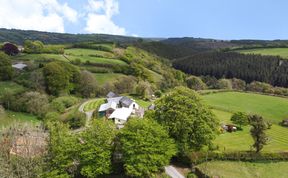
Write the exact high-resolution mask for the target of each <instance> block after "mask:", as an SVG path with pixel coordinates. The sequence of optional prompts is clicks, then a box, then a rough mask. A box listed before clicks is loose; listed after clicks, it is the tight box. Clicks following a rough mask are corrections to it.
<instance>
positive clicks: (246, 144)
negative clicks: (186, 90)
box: [213, 110, 288, 152]
mask: <svg viewBox="0 0 288 178" xmlns="http://www.w3.org/2000/svg"><path fill="white" fill-rule="evenodd" d="M213 112H214V114H215V115H216V117H217V118H218V119H219V121H220V123H222V124H231V123H232V122H231V121H230V118H231V116H232V113H229V112H225V111H220V110H213ZM287 133H288V128H286V127H282V126H280V125H277V124H273V125H272V128H271V129H269V130H267V135H268V139H269V141H268V144H267V145H266V146H264V149H263V152H282V151H288V137H287ZM214 143H215V144H216V145H218V146H219V151H249V150H251V145H252V144H253V139H252V137H251V135H250V126H245V127H243V130H242V131H237V132H233V133H229V132H225V133H223V134H220V135H218V136H217V137H216V139H215V141H214Z"/></svg>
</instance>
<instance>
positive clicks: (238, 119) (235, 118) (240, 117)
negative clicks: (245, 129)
mask: <svg viewBox="0 0 288 178" xmlns="http://www.w3.org/2000/svg"><path fill="white" fill-rule="evenodd" d="M231 121H232V122H233V123H234V124H237V125H239V127H240V128H242V126H245V125H248V124H249V119H248V115H247V114H246V113H244V112H236V113H234V114H233V115H232V117H231Z"/></svg>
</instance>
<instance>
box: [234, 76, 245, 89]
mask: <svg viewBox="0 0 288 178" xmlns="http://www.w3.org/2000/svg"><path fill="white" fill-rule="evenodd" d="M231 82H232V88H233V89H234V90H245V89H246V82H245V81H244V80H241V79H237V78H233V79H232V80H231Z"/></svg>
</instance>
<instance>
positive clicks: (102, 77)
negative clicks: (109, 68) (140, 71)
mask: <svg viewBox="0 0 288 178" xmlns="http://www.w3.org/2000/svg"><path fill="white" fill-rule="evenodd" d="M94 76H95V78H96V81H97V83H98V84H99V85H104V84H105V83H107V82H114V81H116V80H117V79H118V78H120V77H122V76H125V75H124V74H118V73H95V74H94Z"/></svg>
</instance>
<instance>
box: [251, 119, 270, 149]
mask: <svg viewBox="0 0 288 178" xmlns="http://www.w3.org/2000/svg"><path fill="white" fill-rule="evenodd" d="M249 122H250V125H251V126H252V128H251V130H250V133H251V136H252V138H253V139H254V144H253V147H254V148H255V149H256V153H258V152H260V151H261V150H262V149H263V147H264V145H266V144H267V136H266V133H265V130H267V124H266V122H265V121H264V119H263V117H261V116H259V115H251V116H249Z"/></svg>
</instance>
